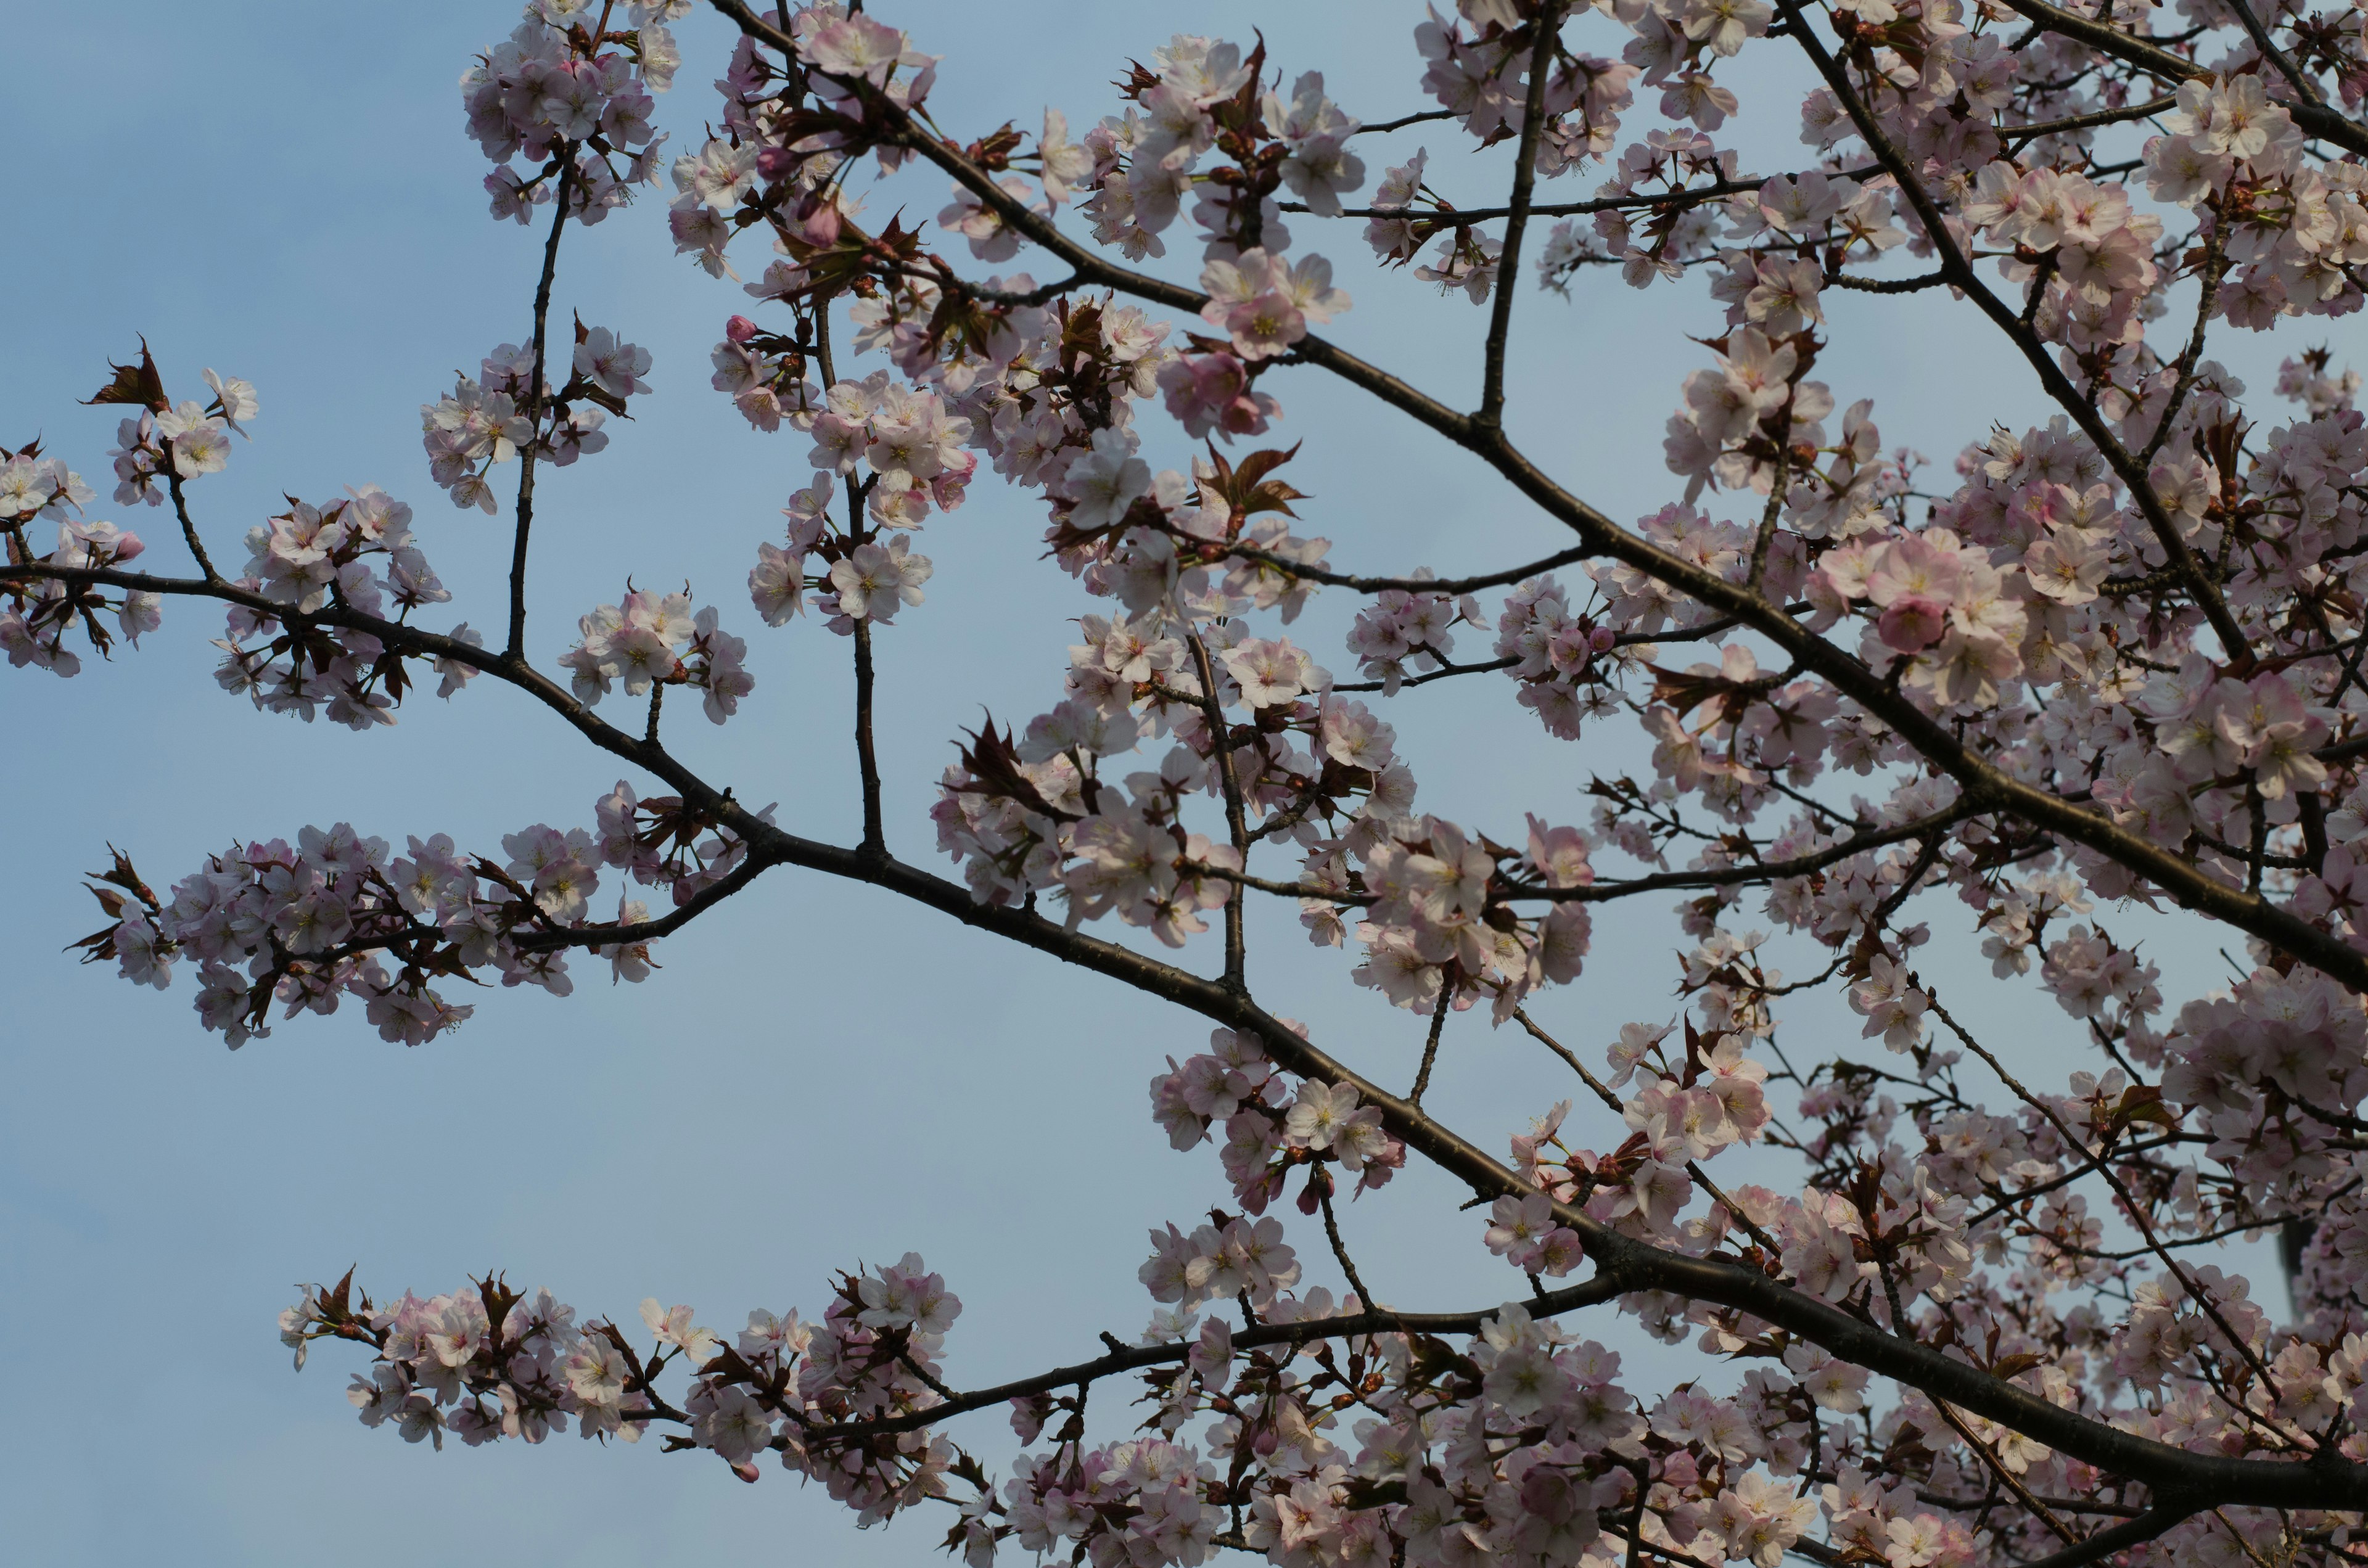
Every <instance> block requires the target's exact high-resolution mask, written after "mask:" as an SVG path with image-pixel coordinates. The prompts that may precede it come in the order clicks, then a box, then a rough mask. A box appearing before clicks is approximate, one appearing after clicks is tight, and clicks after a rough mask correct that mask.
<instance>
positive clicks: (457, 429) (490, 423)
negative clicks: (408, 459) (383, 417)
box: [419, 322, 650, 514]
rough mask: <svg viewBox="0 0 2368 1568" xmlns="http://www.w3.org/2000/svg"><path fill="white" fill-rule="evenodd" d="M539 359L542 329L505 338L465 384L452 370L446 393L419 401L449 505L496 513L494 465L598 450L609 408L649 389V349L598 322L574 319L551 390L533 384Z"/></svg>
mask: <svg viewBox="0 0 2368 1568" xmlns="http://www.w3.org/2000/svg"><path fill="white" fill-rule="evenodd" d="M543 360H544V347H543V344H542V342H541V333H537V334H536V341H535V342H534V343H533V344H532V345H529V347H518V345H517V344H514V343H505V344H503V345H502V346H501V347H498V348H496V349H495V350H494V351H493V353H492V354H490V355H488V356H486V358H485V359H484V363H483V365H482V367H481V368H480V369H479V370H478V372H477V377H476V379H475V380H474V381H472V380H470V379H469V378H468V377H467V376H465V375H463V376H461V377H459V378H458V379H457V380H456V381H455V382H454V385H453V389H452V391H451V392H450V394H448V395H447V396H445V397H442V398H439V399H438V400H437V401H436V402H435V403H423V404H421V406H420V410H419V426H420V429H421V431H422V432H423V435H422V437H421V444H422V445H424V446H425V447H426V448H427V464H428V472H429V473H430V474H431V475H432V476H433V477H434V478H435V481H436V483H438V484H439V485H442V486H443V487H444V491H445V493H446V494H449V495H450V497H451V498H452V505H454V506H474V507H477V508H478V509H479V510H481V511H484V512H486V513H488V514H490V513H492V512H493V511H495V509H496V505H497V504H496V502H495V498H494V488H493V483H492V475H493V472H494V470H495V468H496V467H498V466H499V465H500V464H503V463H506V462H508V461H510V460H512V459H514V458H518V457H520V456H524V457H525V458H526V459H527V460H528V461H529V463H531V462H532V461H533V460H535V459H537V458H541V459H543V460H547V461H549V462H551V463H552V464H553V465H554V466H556V467H559V468H565V467H566V466H568V465H569V464H570V463H573V462H574V461H575V460H576V459H577V458H579V457H582V456H584V455H585V454H586V453H589V452H597V451H599V450H601V449H604V448H606V447H607V446H608V444H609V437H608V433H607V432H606V431H604V430H602V429H601V426H603V425H604V424H606V423H607V422H608V418H609V415H610V414H617V415H623V414H624V412H625V403H626V400H627V399H628V398H630V397H632V396H634V395H635V394H637V393H646V392H648V391H649V390H650V387H649V383H648V382H647V381H643V380H642V379H641V378H642V376H643V373H644V372H646V371H647V370H648V369H649V368H650V352H649V350H648V349H646V348H643V347H638V346H637V345H634V344H631V343H626V342H623V341H621V340H620V339H619V338H618V336H617V335H616V334H615V333H613V332H611V331H609V329H608V328H607V327H605V326H598V327H588V328H587V327H586V326H585V325H584V324H583V323H581V322H578V323H577V324H576V325H575V358H574V361H573V369H572V373H571V374H570V375H569V377H568V379H567V381H566V383H565V384H564V385H563V386H561V387H560V388H559V389H557V390H556V391H553V390H552V385H551V381H550V380H549V378H548V376H547V375H546V376H545V378H544V379H543V380H542V381H541V384H540V388H539V389H538V386H537V383H536V371H537V369H538V368H539V367H541V365H542V364H543Z"/></svg>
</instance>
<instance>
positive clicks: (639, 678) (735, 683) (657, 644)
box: [559, 585, 757, 724]
mask: <svg viewBox="0 0 2368 1568" xmlns="http://www.w3.org/2000/svg"><path fill="white" fill-rule="evenodd" d="M721 620H722V617H721V615H720V613H719V612H718V611H717V610H716V608H715V607H714V606H712V605H710V606H708V607H707V608H705V609H702V610H700V611H699V612H698V613H697V614H695V615H694V614H693V613H692V612H691V608H690V595H689V594H688V593H679V594H655V593H651V592H648V591H646V590H643V589H637V588H632V587H631V586H630V585H629V586H628V588H627V591H626V593H625V597H624V602H623V603H622V604H621V605H601V606H599V607H598V608H596V609H594V610H593V611H592V613H591V614H589V615H586V616H583V617H580V618H579V619H577V620H576V623H575V624H576V629H577V631H578V632H579V634H580V637H579V640H578V642H576V644H575V646H574V647H573V648H570V649H569V650H568V651H567V652H566V653H564V655H562V656H561V658H560V661H559V662H560V663H561V664H562V665H564V666H565V667H566V669H567V671H568V673H569V675H570V676H572V677H573V680H572V685H573V688H574V690H575V697H576V700H577V701H579V702H582V703H584V704H585V705H586V706H587V707H589V706H592V705H594V704H597V703H598V702H599V700H600V699H602V698H604V697H606V696H608V695H609V692H610V691H611V690H613V689H614V688H615V687H618V686H622V687H624V690H625V695H626V696H628V697H640V696H643V695H644V694H647V695H648V696H649V698H650V699H651V702H652V703H653V705H654V710H655V704H656V703H657V702H658V701H660V700H661V699H663V697H664V694H665V693H664V688H665V687H669V686H688V687H696V688H697V689H699V690H700V691H703V692H705V693H706V694H707V697H706V700H705V703H704V707H705V709H706V712H707V717H708V719H709V720H710V721H711V722H714V723H718V724H721V723H723V722H724V721H725V720H726V719H729V718H730V717H732V715H733V714H734V713H736V712H738V711H739V709H740V699H742V698H743V697H746V695H747V694H748V693H749V691H751V690H752V689H754V687H756V684H757V681H756V677H755V676H751V675H750V674H749V673H748V671H747V667H746V664H745V662H744V661H745V660H746V658H747V655H748V644H747V642H746V641H745V640H744V639H742V638H738V637H734V636H733V635H732V634H731V633H730V632H728V631H724V630H723V627H722V625H721Z"/></svg>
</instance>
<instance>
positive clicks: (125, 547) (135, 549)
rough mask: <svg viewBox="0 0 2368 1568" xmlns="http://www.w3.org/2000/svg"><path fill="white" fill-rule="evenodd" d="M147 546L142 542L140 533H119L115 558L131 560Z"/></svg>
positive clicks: (116, 540)
mask: <svg viewBox="0 0 2368 1568" xmlns="http://www.w3.org/2000/svg"><path fill="white" fill-rule="evenodd" d="M147 548H148V547H147V546H146V545H144V544H142V543H141V542H140V536H139V535H138V534H135V533H130V532H125V533H121V534H118V535H117V536H116V538H115V559H117V560H118V561H129V560H131V558H132V557H134V556H136V555H138V554H139V553H140V552H141V551H143V550H145V549H147Z"/></svg>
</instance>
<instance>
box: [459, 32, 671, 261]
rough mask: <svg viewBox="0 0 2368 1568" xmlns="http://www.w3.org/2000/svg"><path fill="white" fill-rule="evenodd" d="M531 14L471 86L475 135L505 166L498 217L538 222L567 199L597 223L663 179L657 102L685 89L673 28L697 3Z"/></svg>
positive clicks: (497, 167) (472, 77) (578, 214)
mask: <svg viewBox="0 0 2368 1568" xmlns="http://www.w3.org/2000/svg"><path fill="white" fill-rule="evenodd" d="M525 9H526V19H525V20H524V21H522V22H520V23H519V24H518V28H516V29H515V30H514V31H512V32H511V34H510V36H509V38H508V39H507V40H506V41H505V42H503V43H501V44H500V45H498V46H497V47H495V49H493V50H492V51H490V52H488V53H486V54H484V55H483V56H482V57H480V59H479V61H478V63H477V64H476V65H474V66H472V68H471V69H470V70H469V71H468V72H467V73H466V74H463V75H462V76H461V103H462V105H463V107H464V108H466V109H467V111H468V117H469V135H470V136H471V137H472V138H473V139H474V140H475V142H476V143H477V145H478V146H479V147H480V148H482V149H483V150H484V154H485V156H486V157H487V158H488V159H490V160H492V162H493V165H494V172H493V173H491V174H489V175H487V176H485V191H486V194H487V195H488V196H490V197H491V198H492V199H493V214H494V216H495V218H497V219H499V218H509V219H514V220H516V221H517V222H520V223H526V222H531V221H532V217H533V211H534V209H535V208H536V207H538V206H540V205H542V204H544V203H547V202H551V201H552V200H554V199H557V200H559V201H560V202H561V204H562V205H563V207H564V210H565V211H566V212H567V213H568V214H569V215H571V216H573V217H575V218H576V219H577V220H578V221H579V222H585V223H597V222H600V220H601V219H603V218H605V217H607V216H608V215H609V212H610V211H611V210H614V209H616V208H619V207H621V206H623V205H624V204H625V203H626V202H627V201H628V200H629V199H631V198H632V187H635V186H640V185H648V184H650V183H652V182H653V181H654V180H655V179H656V177H657V170H658V150H659V148H660V146H661V145H662V144H663V143H664V142H665V141H666V138H665V137H663V136H660V135H658V134H656V133H655V131H653V130H652V128H651V126H650V115H651V113H652V112H653V111H654V110H655V108H656V107H657V106H656V103H655V100H654V99H653V97H652V96H651V95H653V94H655V93H663V92H665V91H666V89H667V88H668V87H671V86H672V85H674V74H675V70H676V68H677V66H678V65H679V64H680V63H681V58H682V57H681V55H680V53H679V52H678V51H677V49H676V47H675V40H674V35H673V33H672V32H670V31H669V30H668V29H667V28H666V23H668V22H673V21H677V20H679V19H680V18H681V17H684V16H687V15H688V14H689V11H690V9H691V0H629V3H628V4H626V5H625V6H623V7H622V8H621V9H620V8H619V7H618V6H615V5H613V4H609V0H597V3H596V0H532V3H531V4H529V5H528V6H526V8H525ZM612 22H613V23H619V24H621V26H620V27H618V28H613V29H611V28H610V24H611V23H612ZM521 160H522V161H523V165H524V166H522V167H521V166H520V161H521Z"/></svg>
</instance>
